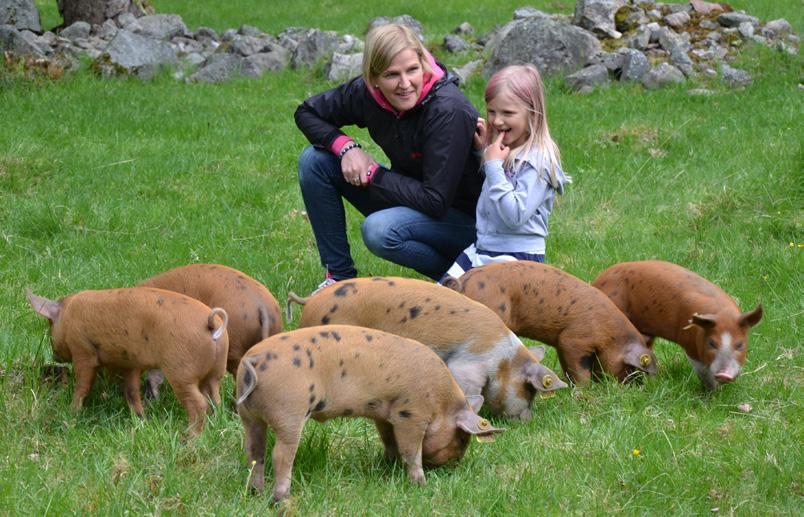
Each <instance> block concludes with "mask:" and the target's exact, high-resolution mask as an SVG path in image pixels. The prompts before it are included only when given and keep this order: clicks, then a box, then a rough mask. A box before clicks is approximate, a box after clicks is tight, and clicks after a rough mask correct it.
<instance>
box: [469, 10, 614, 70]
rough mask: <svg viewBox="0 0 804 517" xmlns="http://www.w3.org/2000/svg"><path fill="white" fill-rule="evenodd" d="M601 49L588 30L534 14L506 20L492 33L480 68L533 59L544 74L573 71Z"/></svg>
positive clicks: (490, 68) (496, 68) (497, 68)
mask: <svg viewBox="0 0 804 517" xmlns="http://www.w3.org/2000/svg"><path fill="white" fill-rule="evenodd" d="M490 44H491V42H490ZM600 50H601V47H600V42H599V41H598V39H597V38H596V37H595V36H594V35H593V34H592V33H591V32H589V31H587V30H584V29H582V28H580V27H576V26H574V25H569V24H567V23H561V22H557V21H554V20H553V19H552V18H549V17H542V16H533V17H529V18H523V19H520V20H514V21H512V22H509V23H508V24H507V25H505V26H504V27H503V28H502V29H501V30H500V32H499V33H498V34H497V35H495V37H494V43H493V50H492V52H491V56H490V57H489V59H488V61H487V62H486V66H485V68H484V70H483V71H484V73H485V74H486V75H491V74H493V73H494V72H496V71H497V70H499V69H500V68H503V67H505V66H507V65H512V64H521V63H532V64H534V65H536V67H537V68H538V69H539V71H540V72H541V73H542V74H545V75H550V74H556V73H572V72H575V71H576V70H579V69H580V68H582V67H583V66H584V65H585V64H586V63H587V62H589V60H590V59H591V57H592V56H594V55H595V54H596V53H598V52H600Z"/></svg>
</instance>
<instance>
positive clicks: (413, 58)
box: [374, 49, 424, 111]
mask: <svg viewBox="0 0 804 517" xmlns="http://www.w3.org/2000/svg"><path fill="white" fill-rule="evenodd" d="M374 82H375V86H376V87H377V88H378V89H379V90H380V92H382V94H383V95H384V96H385V99H386V100H387V101H388V102H389V103H390V104H391V106H393V107H394V109H396V110H397V111H408V110H409V109H411V108H412V107H414V106H415V105H416V102H417V101H418V100H419V96H420V95H421V94H422V83H424V68H422V62H421V61H420V60H419V55H418V54H416V51H415V50H413V49H406V50H403V51H401V52H399V53H398V54H397V55H396V56H394V59H392V60H391V64H390V65H388V68H386V69H385V71H384V72H382V73H381V74H380V76H379V77H377V79H376V80H375V81H374Z"/></svg>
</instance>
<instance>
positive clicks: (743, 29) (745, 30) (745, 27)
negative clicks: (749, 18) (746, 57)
mask: <svg viewBox="0 0 804 517" xmlns="http://www.w3.org/2000/svg"><path fill="white" fill-rule="evenodd" d="M737 30H738V31H740V36H742V37H743V39H751V38H753V37H754V24H752V23H751V22H742V23H741V24H740V25H739V26H738V27H737Z"/></svg>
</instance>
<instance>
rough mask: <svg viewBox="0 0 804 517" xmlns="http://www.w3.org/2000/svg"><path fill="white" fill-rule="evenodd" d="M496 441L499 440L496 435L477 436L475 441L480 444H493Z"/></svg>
mask: <svg viewBox="0 0 804 517" xmlns="http://www.w3.org/2000/svg"><path fill="white" fill-rule="evenodd" d="M496 439H497V438H495V437H494V435H493V434H491V433H489V434H476V435H475V440H477V441H478V443H491V442H493V441H494V440H496Z"/></svg>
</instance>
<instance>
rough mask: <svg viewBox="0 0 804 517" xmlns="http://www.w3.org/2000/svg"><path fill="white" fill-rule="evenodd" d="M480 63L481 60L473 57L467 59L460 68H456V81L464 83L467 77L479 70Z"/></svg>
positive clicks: (481, 63) (481, 62)
mask: <svg viewBox="0 0 804 517" xmlns="http://www.w3.org/2000/svg"><path fill="white" fill-rule="evenodd" d="M482 65H483V60H481V59H475V60H474V61H469V62H468V63H466V64H465V65H463V66H462V67H460V68H456V69H455V75H457V76H458V81H460V83H461V84H466V81H467V80H469V77H470V76H471V75H472V74H474V73H475V72H477V71H478V70H480V67H481V66H482Z"/></svg>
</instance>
